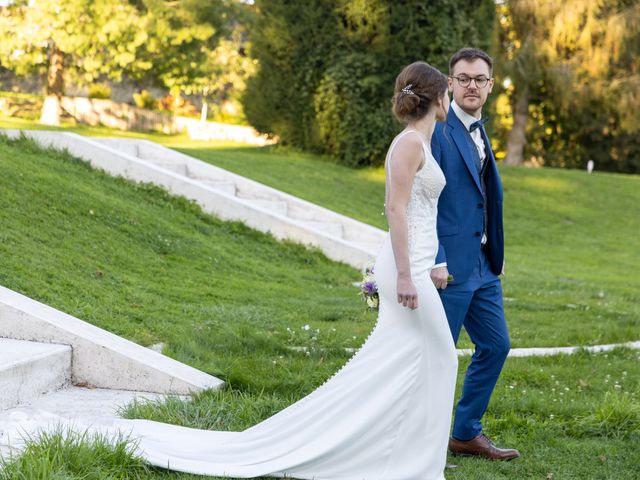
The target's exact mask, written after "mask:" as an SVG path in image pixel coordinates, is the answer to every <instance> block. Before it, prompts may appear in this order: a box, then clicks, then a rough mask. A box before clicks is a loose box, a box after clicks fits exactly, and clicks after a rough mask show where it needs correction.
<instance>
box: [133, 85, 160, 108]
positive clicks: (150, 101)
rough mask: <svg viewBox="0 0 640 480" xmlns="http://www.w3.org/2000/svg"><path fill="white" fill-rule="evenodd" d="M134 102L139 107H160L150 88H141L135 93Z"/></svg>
mask: <svg viewBox="0 0 640 480" xmlns="http://www.w3.org/2000/svg"><path fill="white" fill-rule="evenodd" d="M133 103H135V105H136V107H138V108H148V109H150V110H154V109H156V108H158V101H157V100H156V98H155V97H154V96H153V94H152V93H151V92H150V91H149V90H141V91H139V92H137V93H134V94H133Z"/></svg>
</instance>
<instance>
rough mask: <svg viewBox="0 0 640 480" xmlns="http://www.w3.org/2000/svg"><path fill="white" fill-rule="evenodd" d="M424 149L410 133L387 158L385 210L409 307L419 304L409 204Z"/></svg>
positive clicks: (400, 291) (401, 297)
mask: <svg viewBox="0 0 640 480" xmlns="http://www.w3.org/2000/svg"><path fill="white" fill-rule="evenodd" d="M422 157H423V149H422V143H421V141H420V139H419V138H418V137H416V136H414V135H406V136H404V137H403V138H402V139H400V140H399V141H398V144H397V145H396V148H395V149H394V152H393V154H392V155H391V156H390V158H389V160H388V162H387V168H388V169H389V172H388V175H387V195H386V198H387V201H386V207H385V213H386V216H387V221H388V222H389V233H390V235H391V246H392V248H393V256H394V258H395V261H396V268H397V270H398V282H397V287H396V288H397V295H398V303H402V305H404V306H405V307H409V308H417V307H418V294H417V291H416V287H415V285H414V284H413V280H412V279H411V266H410V262H409V233H408V229H407V205H408V204H409V198H410V196H411V188H412V185H413V177H414V176H415V174H416V172H417V171H418V168H419V167H420V164H421V163H422Z"/></svg>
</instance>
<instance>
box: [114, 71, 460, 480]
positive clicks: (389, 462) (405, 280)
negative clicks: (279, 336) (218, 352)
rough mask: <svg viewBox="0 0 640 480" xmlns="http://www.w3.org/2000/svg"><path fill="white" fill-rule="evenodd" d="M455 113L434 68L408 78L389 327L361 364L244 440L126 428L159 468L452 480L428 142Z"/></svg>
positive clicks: (397, 160)
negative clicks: (448, 479) (448, 477)
mask: <svg viewBox="0 0 640 480" xmlns="http://www.w3.org/2000/svg"><path fill="white" fill-rule="evenodd" d="M448 107H449V98H448V96H447V80H446V77H445V76H444V75H443V74H442V73H440V72H439V71H438V70H436V69H435V68H433V67H431V66H430V65H428V64H427V63H424V62H415V63H413V64H411V65H409V66H407V67H405V68H404V69H403V70H402V72H401V73H400V74H399V75H398V77H397V79H396V85H395V95H394V97H393V112H394V114H395V115H396V117H397V118H398V119H399V120H400V121H402V122H404V123H405V124H406V128H405V129H404V130H403V131H402V132H401V133H400V134H399V135H398V136H397V137H396V138H395V139H394V140H393V142H392V143H391V146H390V147H389V151H388V153H387V158H386V162H385V167H386V194H385V200H386V203H385V205H386V214H387V218H388V221H389V230H390V233H389V235H387V238H386V240H385V242H384V245H383V247H382V250H381V252H380V253H379V255H378V257H377V260H376V264H375V277H376V282H377V284H378V291H379V295H380V311H379V316H378V322H377V325H376V327H375V328H374V330H373V332H372V333H371V335H370V337H369V338H368V339H367V341H366V342H365V343H364V345H363V346H362V347H361V349H360V350H359V351H358V352H357V353H356V354H355V355H354V356H353V358H352V359H351V360H350V361H349V362H348V363H347V364H346V365H345V366H344V367H343V368H342V369H341V370H340V371H339V372H338V373H336V374H335V375H334V376H333V377H332V378H331V379H330V380H329V381H327V382H326V383H325V384H324V385H322V386H321V387H320V388H318V389H317V390H315V391H314V392H313V393H311V394H310V395H308V396H307V397H305V398H303V399H301V400H300V401H298V402H297V403H294V404H293V405H291V406H290V407H288V408H286V409H284V410H282V411H281V412H279V413H277V414H276V415H274V416H272V417H270V418H268V419H267V420H265V421H263V422H261V423H259V424H257V425H255V426H253V427H251V428H249V429H247V430H244V431H242V432H215V431H208V430H197V429H191V428H185V427H179V426H175V425H168V424H164V423H158V422H153V421H147V420H121V421H118V428H119V430H120V431H125V432H128V433H129V434H130V436H131V438H132V439H133V440H134V441H136V442H137V450H138V453H139V454H140V455H142V456H143V457H144V458H145V459H146V460H147V461H149V462H150V463H152V464H154V465H157V466H160V467H163V468H167V469H171V470H178V471H183V472H188V473H194V474H203V475H213V476H225V477H236V478H237V477H242V478H249V477H260V476H269V477H279V478H285V477H286V478H297V479H314V480H443V479H444V474H443V471H444V467H445V461H446V450H447V442H448V438H449V429H450V424H451V413H452V406H453V395H454V389H455V379H456V370H457V357H456V352H455V348H454V344H453V340H452V337H451V333H450V331H449V327H448V324H447V320H446V317H445V313H444V310H443V307H442V304H441V303H440V297H439V296H438V293H437V291H436V288H435V286H434V284H433V282H432V280H431V279H430V275H429V274H430V270H431V268H432V267H433V264H434V259H435V256H436V253H437V250H438V237H437V235H436V216H437V205H438V197H439V195H440V192H441V191H442V189H443V187H444V185H445V179H444V175H443V173H442V171H441V170H440V167H439V166H438V164H437V163H436V161H435V160H434V158H433V156H432V155H431V152H430V149H429V145H430V143H431V134H432V132H433V130H434V126H435V122H436V120H444V119H445V117H446V112H447V110H448Z"/></svg>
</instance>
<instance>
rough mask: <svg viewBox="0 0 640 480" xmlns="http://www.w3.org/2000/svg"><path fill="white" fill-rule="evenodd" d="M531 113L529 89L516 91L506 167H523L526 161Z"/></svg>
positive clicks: (505, 160) (505, 161)
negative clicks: (525, 149) (525, 150)
mask: <svg viewBox="0 0 640 480" xmlns="http://www.w3.org/2000/svg"><path fill="white" fill-rule="evenodd" d="M528 111H529V87H528V86H525V87H524V88H522V89H516V98H515V101H514V105H513V127H512V128H511V132H509V140H508V142H507V156H506V157H505V159H504V163H505V164H506V165H522V162H523V160H524V147H525V145H526V144H527V136H526V134H527V117H528Z"/></svg>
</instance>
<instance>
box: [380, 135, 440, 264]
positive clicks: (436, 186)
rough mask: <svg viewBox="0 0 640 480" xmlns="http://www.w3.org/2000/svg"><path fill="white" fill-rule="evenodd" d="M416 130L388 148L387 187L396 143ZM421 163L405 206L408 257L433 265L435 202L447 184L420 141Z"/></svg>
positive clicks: (434, 250)
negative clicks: (421, 148)
mask: <svg viewBox="0 0 640 480" xmlns="http://www.w3.org/2000/svg"><path fill="white" fill-rule="evenodd" d="M411 132H413V134H414V135H420V134H419V133H418V132H416V131H415V130H405V131H403V132H402V133H400V135H398V136H397V137H396V138H395V139H394V141H393V142H392V143H391V146H390V147H389V152H388V153H387V159H386V161H385V170H386V172H387V184H389V182H390V177H391V175H392V174H393V171H392V170H393V169H392V168H391V164H390V160H391V157H392V155H393V150H394V149H395V146H396V145H397V143H398V140H400V138H402V137H403V136H404V135H407V134H409V133H411ZM421 142H422V146H423V152H424V163H423V165H422V168H421V169H420V170H418V172H417V173H416V174H415V176H414V178H413V185H412V187H411V196H410V198H409V202H408V204H407V228H408V235H409V255H410V257H411V261H412V263H413V262H417V261H420V262H427V263H429V262H430V263H431V265H429V267H430V266H432V265H433V260H434V259H435V254H436V253H437V248H438V237H437V234H436V220H437V217H438V198H439V197H440V193H441V192H442V189H443V188H444V186H445V184H446V180H445V177H444V174H443V173H442V170H441V169H440V166H439V165H438V163H437V162H436V160H435V158H433V155H432V154H431V150H430V148H429V147H428V146H427V145H426V144H425V143H424V141H422V138H421Z"/></svg>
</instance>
